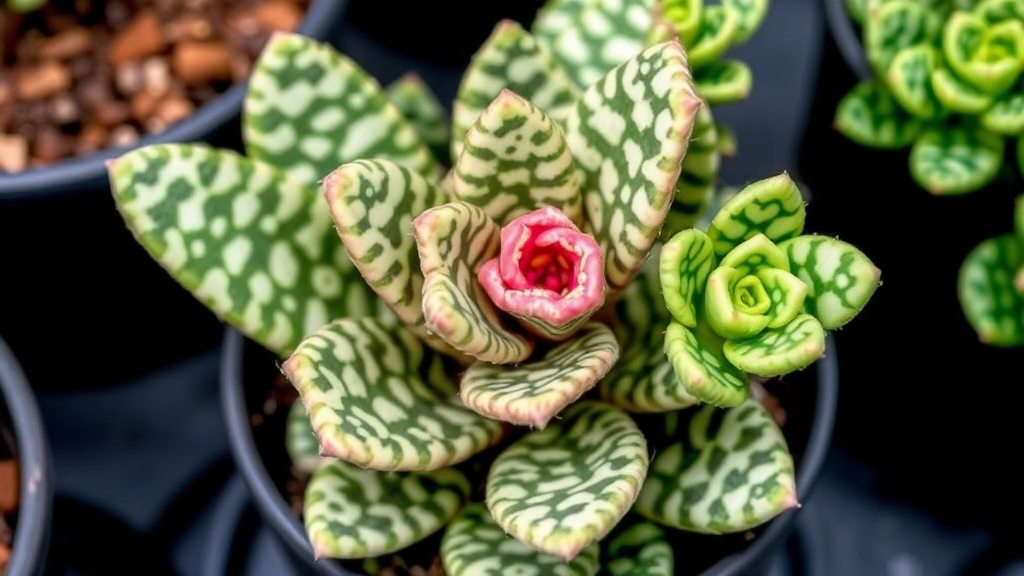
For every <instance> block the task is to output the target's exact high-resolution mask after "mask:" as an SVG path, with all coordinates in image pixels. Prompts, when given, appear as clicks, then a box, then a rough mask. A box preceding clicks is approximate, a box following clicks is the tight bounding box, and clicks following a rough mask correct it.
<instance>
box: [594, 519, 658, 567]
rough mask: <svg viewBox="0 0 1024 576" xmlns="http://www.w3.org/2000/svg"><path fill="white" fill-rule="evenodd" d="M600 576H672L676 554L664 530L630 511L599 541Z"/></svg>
mask: <svg viewBox="0 0 1024 576" xmlns="http://www.w3.org/2000/svg"><path fill="white" fill-rule="evenodd" d="M601 544H602V550H601V565H602V570H601V575H602V576H672V575H673V574H675V571H674V569H675V553H674V552H673V551H672V546H671V545H669V543H668V540H667V539H666V538H665V531H664V530H663V529H662V528H661V527H660V526H658V525H657V524H655V523H654V522H649V521H647V520H644V519H643V518H641V517H639V516H637V515H635V514H630V515H627V516H626V518H625V519H624V520H623V521H622V522H619V524H618V525H617V526H616V527H615V529H614V530H612V532H611V534H609V535H608V537H607V538H605V539H604V540H603V541H602V543H601Z"/></svg>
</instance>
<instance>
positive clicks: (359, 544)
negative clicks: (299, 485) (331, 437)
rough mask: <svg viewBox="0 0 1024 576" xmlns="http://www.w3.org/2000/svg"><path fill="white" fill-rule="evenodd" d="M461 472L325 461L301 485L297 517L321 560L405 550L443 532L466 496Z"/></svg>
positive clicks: (466, 488) (365, 556)
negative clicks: (378, 467)
mask: <svg viewBox="0 0 1024 576" xmlns="http://www.w3.org/2000/svg"><path fill="white" fill-rule="evenodd" d="M469 490H470V485H469V481H468V480H467V479H466V477H465V476H463V475H462V473H461V472H459V471H457V470H455V469H453V468H444V469H441V470H434V471H432V472H378V471H376V470H365V469H363V468H360V467H358V466H355V465H353V464H350V463H348V462H345V461H343V460H331V461H329V462H327V463H325V464H324V465H323V466H321V467H320V468H319V469H318V470H317V471H316V472H314V473H313V476H312V478H310V479H309V485H308V486H307V487H306V494H305V504H304V506H303V518H304V520H305V523H306V532H307V533H308V535H309V541H310V543H312V545H313V554H314V556H315V558H316V559H317V560H319V559H321V558H369V557H373V556H379V555H382V554H389V553H391V552H396V551H398V550H401V549H402V548H406V547H408V546H410V545H412V544H415V543H416V542H419V541H420V540H423V539H424V538H426V537H427V536H429V535H431V534H433V533H434V532H437V531H438V530H440V529H441V528H443V527H444V526H445V525H446V524H448V522H449V521H451V519H452V518H454V517H455V515H456V514H457V513H458V511H459V508H461V507H462V505H463V503H464V502H465V501H466V498H468V497H469Z"/></svg>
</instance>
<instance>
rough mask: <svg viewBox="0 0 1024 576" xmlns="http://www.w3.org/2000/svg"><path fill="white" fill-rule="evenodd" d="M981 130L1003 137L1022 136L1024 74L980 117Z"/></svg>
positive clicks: (1023, 133) (1023, 126) (1023, 122)
mask: <svg viewBox="0 0 1024 576" xmlns="http://www.w3.org/2000/svg"><path fill="white" fill-rule="evenodd" d="M980 120H981V126H982V128H984V129H986V130H988V131H990V132H994V133H996V134H1003V135H1005V136H1017V135H1024V74H1022V75H1021V77H1020V80H1019V81H1018V82H1017V85H1016V86H1014V87H1013V88H1012V89H1010V90H1009V91H1008V92H1007V93H1006V94H1004V95H1003V96H1002V97H1001V98H999V99H998V100H996V101H995V102H993V103H992V106H991V107H990V108H988V109H987V110H985V111H984V113H982V115H981V118H980Z"/></svg>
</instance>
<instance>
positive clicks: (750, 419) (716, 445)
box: [636, 398, 798, 534]
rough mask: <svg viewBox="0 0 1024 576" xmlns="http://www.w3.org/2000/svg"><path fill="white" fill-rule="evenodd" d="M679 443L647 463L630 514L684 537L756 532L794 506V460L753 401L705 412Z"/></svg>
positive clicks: (685, 429)
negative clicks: (682, 532) (687, 534)
mask: <svg viewBox="0 0 1024 576" xmlns="http://www.w3.org/2000/svg"><path fill="white" fill-rule="evenodd" d="M680 432H681V433H682V434H684V435H685V436H683V437H682V438H679V440H678V441H677V442H675V443H673V444H672V445H670V446H669V447H667V448H665V449H662V450H661V451H659V452H658V454H657V455H656V456H655V457H654V460H653V461H652V462H651V466H650V470H649V472H648V475H647V482H646V483H645V484H644V489H643V491H642V492H641V493H640V497H639V498H638V499H637V503H636V510H637V512H639V513H640V514H642V515H644V516H646V517H647V518H650V519H651V520H654V521H655V522H658V523H661V524H664V525H666V526H671V527H674V528H678V529H681V530H687V531H690V532H702V533H707V534H725V533H733V532H742V531H744V530H749V529H751V528H755V527H757V526H759V525H761V524H764V523H765V522H767V521H769V520H771V519H772V518H774V517H776V516H778V515H779V514H780V513H782V512H784V511H786V510H788V509H790V508H793V507H794V506H797V505H798V504H797V500H796V485H795V482H796V480H795V474H794V466H793V457H792V456H791V455H790V454H789V448H788V447H787V446H786V439H785V437H783V435H782V431H781V430H779V427H778V426H776V424H775V422H774V421H773V420H772V417H771V415H769V414H768V412H767V411H766V410H765V409H764V407H762V406H761V404H760V403H759V402H758V401H757V400H756V399H754V398H749V399H747V400H746V401H745V402H744V403H743V404H742V405H740V406H737V407H735V408H731V409H729V410H719V409H717V408H715V407H714V406H706V407H704V408H701V409H700V410H698V411H696V412H693V413H692V414H691V415H690V419H689V421H688V422H685V423H684V425H683V426H682V427H681V430H680Z"/></svg>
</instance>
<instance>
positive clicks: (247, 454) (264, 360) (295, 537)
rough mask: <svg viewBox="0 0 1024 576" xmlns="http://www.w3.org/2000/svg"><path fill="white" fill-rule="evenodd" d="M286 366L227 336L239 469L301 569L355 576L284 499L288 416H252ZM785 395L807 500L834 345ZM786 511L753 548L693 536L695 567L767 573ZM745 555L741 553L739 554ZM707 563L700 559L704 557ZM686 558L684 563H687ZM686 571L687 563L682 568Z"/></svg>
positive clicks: (227, 392)
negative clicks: (319, 548) (320, 556)
mask: <svg viewBox="0 0 1024 576" xmlns="http://www.w3.org/2000/svg"><path fill="white" fill-rule="evenodd" d="M278 362H279V360H278V359H276V358H275V357H274V356H273V355H272V354H270V353H268V352H267V351H266V350H264V349H263V348H261V347H260V346H258V345H257V344H254V343H253V342H251V341H249V340H248V339H246V338H244V337H243V336H242V335H241V334H240V333H238V332H236V331H234V330H228V331H227V333H226V334H225V337H224V345H223V349H222V355H221V401H222V405H223V409H224V419H225V422H226V425H227V429H228V441H229V443H230V445H231V451H232V454H233V456H234V458H235V464H236V467H237V469H238V471H239V473H240V474H241V476H242V479H243V480H244V481H245V483H246V485H247V486H248V488H249V491H250V492H251V494H252V497H253V500H254V502H255V505H256V508H257V509H258V510H259V512H260V514H261V515H262V516H263V519H264V521H265V522H266V523H267V524H268V525H269V526H270V527H271V529H272V530H273V531H274V532H275V533H276V534H277V536H278V537H279V538H280V539H281V540H282V541H283V543H284V544H285V547H286V548H287V549H288V551H289V552H290V554H291V558H292V561H293V562H294V564H295V567H296V570H297V571H299V572H301V573H304V574H311V575H319V576H341V575H344V574H350V573H349V572H346V571H345V570H344V569H343V568H342V567H341V566H340V565H339V564H338V563H336V562H333V561H330V560H323V561H319V562H314V561H313V551H312V548H311V547H310V545H309V542H308V540H307V537H306V534H305V529H304V528H303V526H302V523H301V522H300V521H299V519H298V518H297V517H295V515H294V514H293V513H292V511H291V509H290V507H289V505H288V503H287V502H286V501H285V498H284V496H282V494H283V493H284V490H285V484H286V483H287V481H288V478H289V466H290V462H289V460H288V455H287V453H286V452H285V449H284V430H285V412H286V411H284V410H278V411H277V412H276V413H275V414H274V415H273V416H272V417H270V418H266V419H264V420H263V422H262V423H261V424H260V426H259V427H258V429H257V430H256V431H255V432H254V428H253V424H252V418H251V415H252V414H256V413H261V412H262V407H263V405H264V403H265V402H266V400H267V396H268V392H269V391H270V387H271V385H272V383H273V378H274V375H275V374H276V373H277V370H278V368H277V366H278ZM787 381H788V385H787V387H786V389H785V393H784V395H781V396H780V399H781V400H782V402H783V406H784V407H785V409H786V411H787V423H786V426H785V431H786V436H787V440H788V442H789V444H790V448H791V450H792V451H793V454H794V457H795V458H796V462H797V489H798V492H799V497H800V500H801V501H804V502H806V501H807V499H808V496H809V494H810V492H811V490H812V489H813V487H814V484H815V481H816V480H817V478H818V474H819V472H820V470H821V466H822V464H823V462H824V459H825V456H826V454H827V452H828V446H829V441H830V438H831V433H832V425H833V418H834V417H835V411H836V399H837V396H838V386H839V380H838V371H837V359H836V354H835V347H834V345H833V344H832V342H831V339H830V340H829V346H828V351H827V354H826V356H825V359H824V360H822V361H820V362H818V363H817V364H816V365H815V366H814V367H813V368H809V369H808V370H805V371H803V372H799V373H795V374H793V375H790V377H788V378H787ZM796 513H797V511H796V510H791V511H789V512H786V513H784V514H782V515H781V516H779V517H778V518H776V519H775V520H773V521H772V522H771V523H769V524H768V525H767V526H766V527H764V529H763V531H761V532H760V533H759V536H758V537H757V538H756V539H755V540H754V541H753V542H751V543H749V545H745V544H741V543H742V542H743V537H742V535H732V536H728V537H727V536H699V535H692V540H690V537H691V535H686V537H687V543H688V545H687V547H686V550H689V551H692V552H688V553H687V555H686V556H685V559H688V560H689V561H691V562H694V561H706V565H707V566H708V567H707V568H706V569H705V570H703V571H701V572H700V575H701V576H740V575H744V576H745V575H753V574H760V573H762V571H763V570H764V569H765V568H766V567H767V565H768V563H769V562H770V561H771V560H772V558H773V556H774V554H775V553H776V552H778V550H779V549H780V548H781V547H782V545H783V543H784V542H785V540H786V537H787V536H788V534H789V533H790V531H791V530H792V528H793V524H794V522H795V520H796ZM737 549H738V550H739V552H736V550H737ZM704 555H707V558H705V559H703V560H700V559H698V558H700V557H701V556H704ZM682 560H683V559H681V561H682ZM680 564H681V566H682V562H681V563H680Z"/></svg>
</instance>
